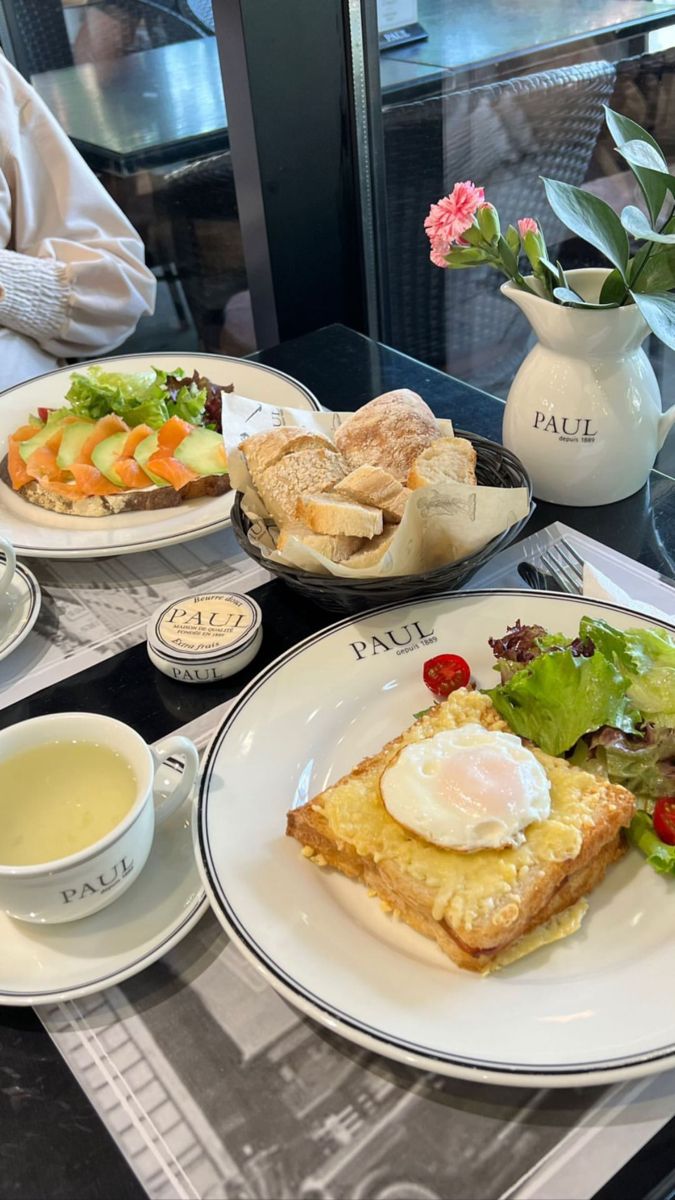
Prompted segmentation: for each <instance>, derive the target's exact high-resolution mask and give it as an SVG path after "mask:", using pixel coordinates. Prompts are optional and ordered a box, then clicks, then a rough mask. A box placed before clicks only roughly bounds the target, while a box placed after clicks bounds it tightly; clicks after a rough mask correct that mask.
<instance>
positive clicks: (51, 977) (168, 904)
mask: <svg viewBox="0 0 675 1200" xmlns="http://www.w3.org/2000/svg"><path fill="white" fill-rule="evenodd" d="M193 814H194V800H193V799H192V798H190V799H188V800H186V802H185V804H183V805H182V806H181V808H180V809H179V810H178V812H176V813H174V815H173V816H172V817H170V818H169V819H168V820H167V821H166V822H164V823H163V824H162V825H161V826H160V827H159V828H158V829H157V830H156V832H155V839H154V842H153V845H152V850H151V852H150V857H149V859H148V861H147V863H146V865H145V867H144V868H143V870H142V871H141V874H140V876H139V877H138V879H137V881H136V882H135V883H134V885H133V886H132V887H130V888H129V890H128V891H127V892H125V893H124V895H123V896H120V898H119V900H116V901H115V903H114V904H109V905H108V907H107V908H103V909H101V911H100V912H97V913H94V915H93V916H91V917H83V918H82V920H81V921H68V922H66V923H64V924H63V925H31V924H29V923H28V922H26V921H13V920H12V919H11V918H10V917H8V916H6V915H5V914H4V913H0V944H2V955H1V956H0V1004H10V1005H11V1004H17V1005H26V1004H56V1003H58V1002H60V1001H61V1000H74V999H75V998H76V997H77V996H87V995H89V994H90V993H91V992H99V991H101V990H102V989H103V988H107V987H112V985H113V984H115V983H121V982H122V981H123V980H124V979H129V978H130V977H131V976H132V975H137V974H138V972H139V971H143V970H144V969H145V967H149V966H150V964H151V963H153V962H155V961H156V960H157V959H158V958H161V956H162V955H163V954H166V953H168V951H169V950H170V949H171V948H172V946H175V945H177V944H178V942H180V941H182V939H183V938H184V937H185V935H186V934H187V933H189V931H190V930H191V929H192V927H193V925H196V923H197V921H198V920H199V919H200V917H201V916H202V915H203V914H204V913H205V912H206V909H207V908H208V900H207V899H206V897H205V895H204V888H203V887H202V883H201V880H200V877H199V872H198V870H197V864H196V862H195V856H194V852H193V829H192V823H193Z"/></svg>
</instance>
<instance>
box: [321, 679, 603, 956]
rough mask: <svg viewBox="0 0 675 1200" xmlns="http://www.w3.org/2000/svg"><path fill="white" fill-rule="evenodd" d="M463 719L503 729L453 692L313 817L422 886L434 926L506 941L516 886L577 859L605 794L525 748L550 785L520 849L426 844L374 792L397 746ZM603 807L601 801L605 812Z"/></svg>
mask: <svg viewBox="0 0 675 1200" xmlns="http://www.w3.org/2000/svg"><path fill="white" fill-rule="evenodd" d="M471 721H473V722H478V723H479V724H481V725H482V726H483V727H484V728H486V729H501V730H506V729H508V726H507V725H506V724H505V722H504V721H503V720H502V719H501V717H500V716H499V714H498V713H497V711H496V709H495V708H494V706H493V705H492V702H491V701H490V699H489V697H487V696H483V695H481V694H480V693H478V692H467V691H466V690H461V691H458V692H455V693H454V694H453V695H452V696H450V698H449V699H448V700H447V701H445V702H444V703H443V704H439V705H435V706H434V708H433V709H431V710H430V712H428V713H427V714H425V715H424V716H423V717H421V718H420V719H419V720H418V721H416V723H415V724H414V725H413V726H412V727H411V728H410V729H408V730H406V732H405V733H403V734H402V735H401V737H399V738H397V739H396V740H395V741H393V742H390V743H389V745H388V746H386V747H385V748H384V750H383V751H382V752H381V754H379V755H378V756H377V757H376V758H372V759H367V760H366V761H365V762H363V763H362V764H361V765H360V766H359V767H358V768H357V769H356V771H354V772H353V773H352V774H351V775H349V776H347V777H346V778H345V779H343V780H341V781H340V782H339V783H337V784H336V785H335V786H334V787H332V788H329V789H328V790H327V791H326V792H324V793H323V794H322V796H321V797H320V800H321V811H322V812H323V814H324V816H325V818H326V820H327V821H328V824H329V825H330V827H331V829H332V831H333V834H334V836H335V838H336V840H337V842H338V843H341V844H347V845H350V846H353V848H354V849H355V850H356V852H357V854H359V855H361V856H362V857H368V858H371V859H372V860H373V861H375V862H380V861H382V860H383V859H386V860H387V861H392V862H395V863H397V864H399V865H400V867H402V868H403V869H404V870H405V871H406V872H407V873H408V874H409V875H410V876H412V878H413V879H415V880H417V881H419V882H420V883H421V884H424V885H426V886H427V887H429V888H430V889H431V890H432V891H433V892H434V893H435V899H434V903H433V908H432V913H433V916H434V919H435V920H437V921H438V920H441V919H443V918H444V917H445V918H446V919H447V920H449V921H450V922H451V923H452V925H453V926H454V927H455V928H457V927H459V926H463V927H464V928H465V929H472V928H473V927H474V926H475V925H476V924H477V923H478V922H479V921H481V920H482V919H485V918H488V919H489V920H490V921H491V922H494V923H496V924H497V925H498V926H499V927H500V928H502V929H503V930H504V935H505V936H507V934H508V930H509V928H510V927H511V926H512V925H513V924H514V923H515V922H516V921H517V920H518V917H519V915H520V904H519V900H518V896H519V893H520V892H521V890H522V889H523V887H524V886H525V885H527V886H528V888H529V887H531V886H532V885H535V886H536V881H537V879H538V878H541V877H543V876H544V875H545V874H546V869H547V864H550V863H551V862H564V861H566V860H568V859H573V858H576V857H577V855H578V854H579V851H580V849H581V846H582V843H583V838H584V832H585V831H586V830H587V829H589V828H591V827H592V826H593V825H594V823H595V819H596V814H597V806H598V799H599V794H600V793H601V792H602V791H604V790H605V789H604V788H603V786H602V785H601V784H599V783H598V781H597V780H596V779H595V778H594V777H593V776H591V775H589V774H588V773H587V772H585V771H581V770H579V769H578V768H576V767H572V766H570V765H569V763H567V762H566V761H564V760H563V759H558V758H552V757H550V755H548V754H544V753H543V752H542V751H540V750H536V749H533V751H532V752H533V754H534V755H535V757H536V758H537V760H538V761H539V762H540V763H541V765H542V767H543V768H544V770H545V772H546V774H547V776H548V779H549V781H550V784H551V815H550V817H549V818H548V819H547V820H544V821H537V822H534V823H533V824H532V825H530V826H528V828H527V829H526V831H525V833H526V838H525V841H524V842H523V843H522V845H519V846H514V847H509V848H507V849H500V850H480V851H477V852H475V853H473V854H463V853H461V852H460V851H456V850H449V849H445V848H442V847H438V846H434V845H432V844H431V843H430V842H427V841H425V840H424V839H423V838H421V837H419V836H417V835H416V834H414V833H411V832H410V831H409V830H407V829H405V828H404V827H403V826H402V825H399V823H398V822H397V821H395V820H394V819H393V817H391V816H390V815H389V813H388V812H387V810H386V808H385V806H384V804H383V802H382V797H381V794H380V778H381V776H382V773H383V771H384V770H385V769H386V767H387V766H388V765H389V763H391V762H392V761H393V759H394V758H395V757H396V755H397V754H398V752H399V751H400V749H401V747H402V746H404V745H409V744H411V743H412V742H418V741H422V740H423V739H424V738H428V737H431V736H433V734H434V733H438V732H439V731H440V730H442V729H455V728H457V727H458V726H460V725H464V724H467V723H468V722H471ZM608 803H609V802H608V801H607V800H606V799H604V800H603V805H604V806H605V807H606V806H607V804H608ZM560 936H562V935H560Z"/></svg>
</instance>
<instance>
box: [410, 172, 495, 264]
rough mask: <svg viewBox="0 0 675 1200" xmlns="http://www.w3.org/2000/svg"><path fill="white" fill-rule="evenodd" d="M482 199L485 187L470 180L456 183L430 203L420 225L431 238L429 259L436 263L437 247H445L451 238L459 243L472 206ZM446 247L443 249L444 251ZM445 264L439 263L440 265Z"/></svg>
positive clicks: (474, 209)
mask: <svg viewBox="0 0 675 1200" xmlns="http://www.w3.org/2000/svg"><path fill="white" fill-rule="evenodd" d="M484 199H485V190H484V188H482V187H476V185H475V184H474V183H471V181H470V180H468V179H467V180H465V182H464V183H456V184H455V186H454V188H453V189H452V191H451V192H450V195H449V196H443V198H442V199H441V200H439V201H438V204H432V205H431V208H430V209H429V215H428V217H427V218H426V219H425V222H424V228H425V229H426V231H427V236H428V238H429V241H430V242H431V247H432V250H431V261H432V262H436V265H437V266H439V265H440V264H439V263H438V262H437V259H436V258H434V257H433V256H434V254H436V255H437V257H438V256H440V254H441V249H442V247H443V246H446V247H447V248H448V249H449V248H450V246H451V245H452V243H453V242H455V243H460V242H461V238H462V234H463V233H466V231H467V229H468V228H469V227H470V226H471V225H472V223H473V218H474V214H475V212H476V209H477V208H478V207H479V205H481V204H482V203H483V201H484ZM448 249H446V250H445V253H446V254H447V253H448ZM445 265H446V264H445V263H443V266H445Z"/></svg>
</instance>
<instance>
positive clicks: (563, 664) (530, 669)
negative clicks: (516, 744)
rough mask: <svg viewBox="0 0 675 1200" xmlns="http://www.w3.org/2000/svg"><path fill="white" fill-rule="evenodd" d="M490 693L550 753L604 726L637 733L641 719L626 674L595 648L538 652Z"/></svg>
mask: <svg viewBox="0 0 675 1200" xmlns="http://www.w3.org/2000/svg"><path fill="white" fill-rule="evenodd" d="M487 694H488V696H490V698H491V700H492V703H493V704H494V706H495V708H496V709H497V711H498V712H499V714H500V715H501V716H502V717H503V718H504V720H505V721H506V722H507V723H508V725H509V726H510V727H511V729H513V730H514V732H515V733H517V734H519V735H520V737H525V738H529V740H530V741H532V742H534V743H535V745H536V746H539V747H541V749H542V750H544V751H545V752H546V753H547V754H555V755H558V754H562V753H563V752H564V751H565V750H569V749H570V748H571V747H572V746H574V744H575V743H576V742H578V740H579V738H580V737H582V736H583V734H585V733H589V732H590V731H591V730H595V729H599V728H600V727H601V726H602V725H612V726H614V727H615V728H617V729H622V730H625V731H627V732H634V731H635V729H636V728H637V723H638V721H639V713H637V712H636V710H635V708H634V707H633V705H632V704H631V703H630V701H629V700H628V698H627V696H626V680H625V678H624V676H623V675H622V673H621V671H620V670H618V668H617V667H616V666H614V664H613V663H612V662H610V661H609V660H608V659H607V658H605V656H604V654H599V653H597V651H596V653H595V654H592V655H591V656H590V657H588V658H587V657H583V656H578V655H575V654H573V652H572V650H570V649H565V650H563V649H559V650H554V651H552V652H549V653H545V654H540V655H539V657H537V658H534V659H533V660H532V661H531V662H528V663H527V664H526V665H525V666H523V667H522V668H521V669H520V670H519V671H517V672H516V674H515V675H514V676H513V677H512V678H511V679H510V680H509V681H508V682H507V683H503V684H500V685H499V686H498V687H496V688H492V689H490V690H488V693H487Z"/></svg>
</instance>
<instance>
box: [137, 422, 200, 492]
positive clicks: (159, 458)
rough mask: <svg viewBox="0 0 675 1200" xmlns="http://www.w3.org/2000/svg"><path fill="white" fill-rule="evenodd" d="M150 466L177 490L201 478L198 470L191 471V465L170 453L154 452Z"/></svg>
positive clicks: (155, 473) (154, 472)
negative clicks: (187, 465) (184, 463)
mask: <svg viewBox="0 0 675 1200" xmlns="http://www.w3.org/2000/svg"><path fill="white" fill-rule="evenodd" d="M172 420H173V418H172ZM148 466H149V468H150V470H151V471H152V472H153V474H154V475H159V477H160V479H166V482H167V483H170V484H171V486H172V487H173V488H175V489H176V491H178V489H179V488H182V487H184V486H185V484H186V483H192V480H193V479H198V478H199V476H198V474H197V472H196V471H191V470H190V468H189V467H185V466H183V463H181V462H179V461H178V459H177V458H171V457H170V456H169V455H166V456H165V455H163V454H153V456H152V458H151V459H150V461H149V462H148Z"/></svg>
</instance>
